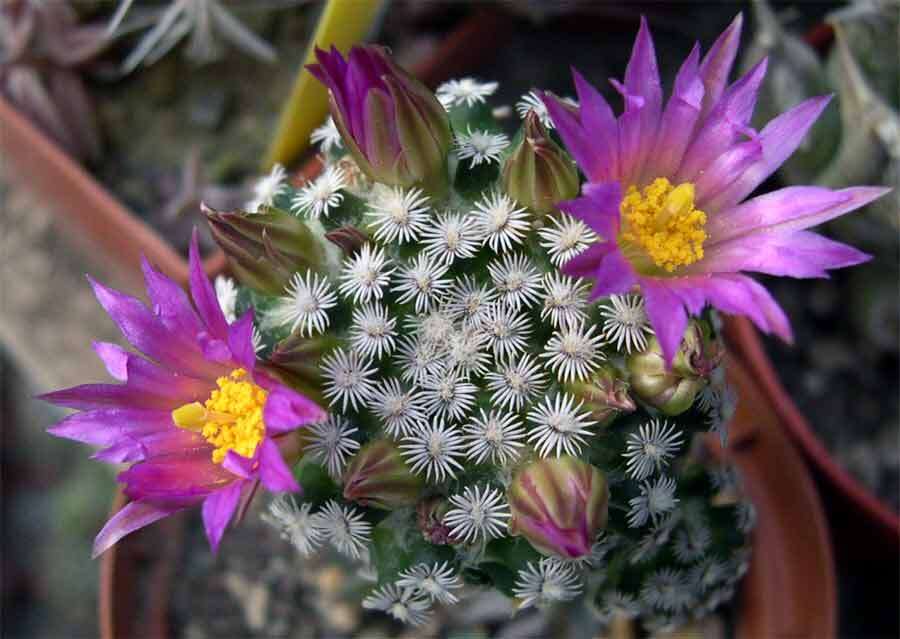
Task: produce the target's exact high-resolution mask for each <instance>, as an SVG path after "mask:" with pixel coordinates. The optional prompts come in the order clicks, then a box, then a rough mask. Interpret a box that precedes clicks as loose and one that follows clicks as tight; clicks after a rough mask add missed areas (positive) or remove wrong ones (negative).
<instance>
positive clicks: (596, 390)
mask: <svg viewBox="0 0 900 639" xmlns="http://www.w3.org/2000/svg"><path fill="white" fill-rule="evenodd" d="M570 388H571V390H572V392H574V393H575V395H576V396H577V397H578V398H579V399H581V400H582V401H583V402H584V407H585V408H586V409H588V410H589V411H591V415H593V417H594V419H595V420H597V421H598V422H600V423H605V422H608V421H610V420H611V419H612V418H613V417H615V416H616V415H618V414H619V413H630V412H632V411H634V409H635V404H634V400H633V399H632V398H631V396H630V395H629V394H628V384H626V383H625V382H624V381H623V380H621V379H619V377H618V376H617V375H616V372H615V370H613V369H612V368H611V367H609V366H603V367H601V368H600V369H599V370H598V371H597V372H596V373H595V374H594V375H593V376H592V377H591V378H590V379H588V380H585V381H580V382H575V383H574V384H572V385H571V387H570Z"/></svg>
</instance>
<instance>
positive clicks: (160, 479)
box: [42, 233, 325, 557]
mask: <svg viewBox="0 0 900 639" xmlns="http://www.w3.org/2000/svg"><path fill="white" fill-rule="evenodd" d="M143 268H144V276H145V278H146V282H147V296H148V297H149V299H150V302H151V308H147V307H146V306H145V305H144V304H143V303H141V302H140V301H138V300H137V299H135V298H133V297H130V296H128V295H124V294H122V293H120V292H118V291H114V290H112V289H110V288H107V287H105V286H103V285H102V284H99V283H97V282H95V281H93V280H91V285H92V286H93V287H94V293H95V294H96V295H97V299H98V300H99V301H100V304H101V305H102V306H103V308H104V309H105V310H106V312H107V313H109V316H110V317H111V318H112V320H113V321H114V322H115V323H116V324H117V325H118V326H119V329H120V330H121V331H122V334H123V335H124V336H125V339H127V340H128V342H130V343H131V344H132V345H133V346H134V347H135V348H136V349H137V350H139V351H140V352H141V353H143V354H144V355H145V356H146V357H143V356H141V355H138V354H136V353H132V352H129V351H126V350H124V349H122V348H120V347H119V346H116V345H115V344H108V343H96V344H95V345H94V350H95V351H96V352H97V354H98V355H99V356H100V359H102V360H103V363H104V364H105V365H106V368H107V370H108V371H109V373H110V375H112V376H113V377H114V378H116V379H117V380H119V381H121V382H122V383H121V384H85V385H82V386H76V387H74V388H68V389H64V390H59V391H56V392H53V393H48V394H46V395H43V396H42V399H44V400H46V401H49V402H52V403H54V404H57V405H59V406H66V407H69V408H77V409H79V410H80V411H82V412H79V413H76V414H74V415H71V416H69V417H66V418H65V419H63V420H62V421H61V422H59V423H58V424H56V425H55V426H53V427H51V428H50V432H51V433H52V434H54V435H57V436H59V437H65V438H67V439H73V440H75V441H80V442H84V443H87V444H93V445H95V446H100V447H102V449H101V450H100V451H99V452H97V454H96V455H95V458H96V459H100V460H102V461H105V462H109V463H117V464H118V463H131V464H132V465H131V467H130V468H128V469H127V470H125V471H124V472H122V473H120V474H119V476H118V479H119V481H120V482H122V483H123V484H125V488H124V492H125V494H126V495H127V496H128V497H129V499H130V500H131V502H130V503H129V504H128V505H127V506H125V508H123V509H122V510H121V511H119V512H118V513H117V514H116V515H115V516H114V517H113V518H112V519H110V520H109V521H108V522H107V524H106V525H105V526H104V527H103V530H101V531H100V533H99V534H98V535H97V538H96V539H95V540H94V556H95V557H96V556H97V555H99V554H100V553H102V552H103V551H105V550H106V549H107V548H109V547H110V546H112V545H113V544H115V543H116V542H117V541H118V540H119V539H121V538H122V537H124V536H125V535H127V534H128V533H130V532H133V531H135V530H137V529H139V528H143V527H144V526H147V525H149V524H151V523H153V522H155V521H157V520H159V519H161V518H163V517H166V516H168V515H171V514H172V513H175V512H177V511H179V510H182V509H184V508H189V507H191V506H195V505H197V504H199V503H201V502H202V503H203V523H204V526H205V528H206V535H207V537H208V538H209V543H210V546H212V548H213V550H214V551H215V550H216V549H217V548H218V545H219V541H220V540H221V538H222V533H223V532H224V530H225V527H226V526H227V525H228V522H229V521H230V520H231V517H232V515H233V514H234V511H235V509H236V507H237V505H238V502H239V501H240V500H241V498H242V497H245V498H248V497H249V495H250V493H251V492H252V491H253V489H254V488H255V487H256V485H257V482H262V484H263V486H265V487H266V488H267V489H269V490H270V491H273V492H283V491H297V490H299V488H300V487H299V486H298V485H297V483H296V481H295V480H294V478H293V475H292V474H291V470H290V468H289V467H288V465H287V464H286V463H285V461H284V459H283V458H282V450H283V449H285V448H288V447H290V446H291V438H290V437H288V436H287V435H288V434H289V433H290V432H291V431H293V430H295V429H296V428H297V427H299V426H302V425H304V424H308V423H310V422H313V421H317V420H319V419H322V418H323V417H324V416H325V412H324V411H323V410H322V409H321V408H319V407H318V406H317V405H316V404H315V403H313V402H312V401H311V400H310V399H308V398H306V397H304V396H302V395H300V394H298V393H296V392H295V391H293V390H291V389H289V388H287V387H285V386H283V385H281V384H279V383H278V382H276V381H275V380H273V379H272V378H270V377H267V376H266V375H265V374H263V373H262V372H261V371H259V370H257V368H256V356H255V353H254V349H253V344H252V340H251V332H252V330H253V316H252V312H250V311H248V312H247V313H246V314H245V315H244V316H243V317H241V318H240V319H239V320H237V321H236V322H234V323H233V324H231V325H229V324H228V323H227V322H226V320H225V317H224V315H223V314H222V310H221V308H220V307H219V303H218V301H217V299H216V295H215V292H214V290H213V287H212V285H211V284H210V282H209V280H208V279H207V278H206V275H205V274H204V273H203V269H202V267H201V265H200V258H199V253H198V249H197V236H196V233H195V234H194V238H193V241H192V243H191V253H190V289H191V296H192V297H193V300H194V304H193V305H191V302H190V300H189V299H188V297H187V295H186V294H185V293H184V291H182V290H181V288H180V287H179V286H178V285H177V284H176V283H175V282H173V281H172V280H170V279H169V278H167V277H166V276H164V275H162V274H161V273H159V272H158V271H156V270H154V269H153V267H152V266H150V264H149V263H148V262H147V261H146V260H144V261H143Z"/></svg>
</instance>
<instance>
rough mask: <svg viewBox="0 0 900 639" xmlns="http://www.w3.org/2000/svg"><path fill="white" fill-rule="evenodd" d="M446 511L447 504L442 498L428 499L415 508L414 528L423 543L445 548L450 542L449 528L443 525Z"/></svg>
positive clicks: (448, 506) (448, 508)
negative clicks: (418, 531)
mask: <svg viewBox="0 0 900 639" xmlns="http://www.w3.org/2000/svg"><path fill="white" fill-rule="evenodd" d="M448 510H450V505H449V502H448V501H447V500H446V499H444V498H443V497H429V498H428V499H423V500H422V501H420V502H419V504H418V505H417V506H416V526H417V527H418V529H419V530H420V531H421V532H422V537H424V539H425V541H427V542H428V543H430V544H435V545H436V546H446V545H447V544H449V543H451V542H452V539H451V538H450V527H449V526H447V525H446V524H445V523H444V515H446V514H447V511H448Z"/></svg>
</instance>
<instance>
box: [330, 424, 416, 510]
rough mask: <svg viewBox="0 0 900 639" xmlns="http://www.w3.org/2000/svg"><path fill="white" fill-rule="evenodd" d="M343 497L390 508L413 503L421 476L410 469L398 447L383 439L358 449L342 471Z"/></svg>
mask: <svg viewBox="0 0 900 639" xmlns="http://www.w3.org/2000/svg"><path fill="white" fill-rule="evenodd" d="M343 483H344V499H348V500H350V501H355V502H356V503H357V504H359V505H360V506H366V507H370V506H371V507H374V508H383V509H385V510H390V509H392V508H399V507H401V506H411V505H412V504H414V503H416V500H417V499H418V497H419V491H420V490H421V488H422V480H421V479H420V478H419V477H418V476H417V475H414V474H413V473H412V471H410V469H409V466H407V464H406V462H405V461H403V457H402V456H401V455H400V450H399V449H398V448H397V447H396V446H395V445H394V444H393V443H391V442H390V441H388V440H386V439H378V440H375V441H372V442H369V443H368V444H366V445H365V446H363V447H362V448H360V449H359V452H357V453H356V455H354V456H353V459H351V460H350V464H349V465H348V466H347V469H346V470H345V471H344V482H343Z"/></svg>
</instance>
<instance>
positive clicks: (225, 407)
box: [172, 368, 269, 464]
mask: <svg viewBox="0 0 900 639" xmlns="http://www.w3.org/2000/svg"><path fill="white" fill-rule="evenodd" d="M246 377H247V371H245V370H244V369H243V368H237V369H235V370H233V371H231V374H230V375H228V376H227V377H220V378H219V379H217V380H216V385H217V386H218V388H217V389H216V390H214V391H212V393H210V395H209V399H207V400H206V402H204V403H203V404H201V403H200V402H193V403H190V404H185V405H184V406H179V407H178V408H176V409H175V410H173V411H172V421H173V422H175V425H176V426H178V427H179V428H185V429H187V430H193V431H196V432H198V433H200V434H201V435H203V438H204V439H206V441H207V442H209V443H210V444H212V445H213V446H214V447H215V449H214V450H213V454H212V460H213V461H214V462H215V463H217V464H221V463H222V460H223V459H225V455H226V454H227V453H228V451H229V450H233V451H234V452H236V453H237V454H239V455H241V456H243V457H253V453H255V452H256V447H257V446H259V443H260V442H261V441H262V439H263V436H264V435H265V433H266V425H265V423H264V422H263V407H264V406H265V405H266V398H267V397H268V395H269V393H268V392H267V391H265V390H263V389H262V388H260V387H259V386H257V385H256V384H254V383H253V382H250V381H246V380H245V378H246Z"/></svg>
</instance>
